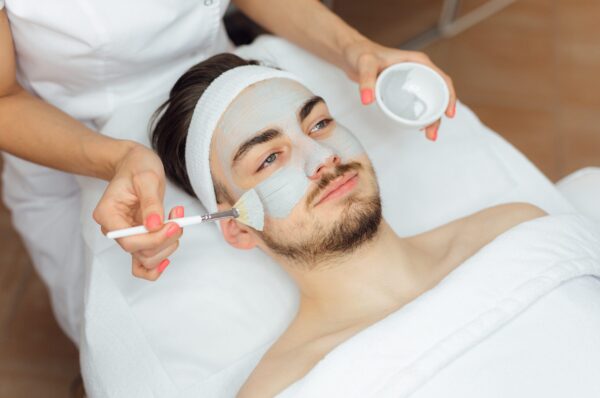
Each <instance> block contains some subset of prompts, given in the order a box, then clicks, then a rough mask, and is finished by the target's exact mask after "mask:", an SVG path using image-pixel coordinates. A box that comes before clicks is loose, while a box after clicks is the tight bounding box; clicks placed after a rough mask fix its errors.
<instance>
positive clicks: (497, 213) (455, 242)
mask: <svg viewBox="0 0 600 398" xmlns="http://www.w3.org/2000/svg"><path fill="white" fill-rule="evenodd" d="M545 215H546V212H545V211H543V210H542V209H540V208H539V207H537V206H534V205H532V204H529V203H507V204H502V205H497V206H493V207H489V208H487V209H483V210H481V211H478V212H476V213H473V214H471V215H468V216H466V217H462V218H459V219H457V220H454V221H452V222H450V223H448V224H445V225H442V226H440V227H438V228H435V229H433V230H431V231H427V232H425V233H422V234H419V235H416V236H414V237H412V238H411V240H412V241H413V243H414V244H415V245H417V246H419V247H421V248H422V249H423V250H427V251H429V252H433V253H438V256H439V258H444V259H449V258H450V260H451V261H452V262H456V261H460V262H462V261H464V260H465V259H466V258H468V257H470V256H471V255H472V254H474V253H475V252H476V251H478V250H479V249H481V248H482V247H483V246H485V245H486V244H488V243H490V242H491V241H493V240H494V239H495V238H496V237H497V236H498V235H500V234H502V233H504V232H506V231H507V230H509V229H510V228H512V227H514V226H516V225H518V224H521V223H523V222H526V221H530V220H533V219H535V218H538V217H542V216H545Z"/></svg>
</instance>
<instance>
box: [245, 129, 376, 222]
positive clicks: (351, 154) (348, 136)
mask: <svg viewBox="0 0 600 398" xmlns="http://www.w3.org/2000/svg"><path fill="white" fill-rule="evenodd" d="M300 134H301V135H300V136H297V137H295V138H296V139H295V140H294V141H295V145H294V148H293V155H292V159H291V160H290V161H289V162H288V164H286V165H285V166H284V167H282V168H281V169H279V170H277V171H276V172H275V173H273V175H271V176H270V177H269V178H267V179H266V180H264V181H263V182H261V183H260V184H258V185H257V186H255V187H254V189H255V190H256V192H257V193H258V196H259V197H260V198H261V200H262V202H263V206H264V208H265V213H266V214H268V215H270V216H271V217H273V218H286V217H288V216H289V215H290V213H291V212H292V210H293V209H294V207H296V205H297V204H298V203H300V201H301V200H302V198H303V197H304V196H305V195H306V194H307V191H308V188H309V185H310V181H311V180H310V179H309V177H310V176H312V175H313V174H314V173H315V172H316V171H317V168H318V167H319V166H320V165H322V164H323V163H324V162H325V161H326V160H327V159H328V158H330V157H331V156H333V155H337V156H339V157H340V158H341V161H342V163H346V162H348V161H349V160H350V159H352V158H355V157H357V156H360V155H362V154H364V152H365V150H364V148H363V147H362V145H361V144H360V142H359V141H358V140H357V139H356V137H355V136H354V135H353V134H352V133H350V131H348V130H347V129H346V128H344V127H342V126H338V127H337V128H336V130H335V131H334V132H333V133H332V135H331V137H328V138H326V139H322V140H319V141H316V140H313V139H312V138H309V137H307V136H305V135H304V134H302V133H300Z"/></svg>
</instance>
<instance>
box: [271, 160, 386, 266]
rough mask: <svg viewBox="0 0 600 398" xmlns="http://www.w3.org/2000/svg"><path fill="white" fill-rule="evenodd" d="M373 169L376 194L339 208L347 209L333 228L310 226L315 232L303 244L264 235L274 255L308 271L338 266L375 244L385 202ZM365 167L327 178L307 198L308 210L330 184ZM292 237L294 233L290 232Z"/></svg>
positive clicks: (350, 200) (357, 165)
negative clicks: (357, 251)
mask: <svg viewBox="0 0 600 398" xmlns="http://www.w3.org/2000/svg"><path fill="white" fill-rule="evenodd" d="M368 167H369V170H368V171H369V172H370V173H369V174H370V176H371V177H372V179H373V181H375V192H374V194H373V195H372V196H370V197H367V198H359V197H356V196H353V195H351V196H349V197H348V198H345V199H344V202H342V203H340V204H339V205H341V206H342V205H343V206H344V210H343V211H342V213H341V215H340V219H339V220H338V221H336V222H335V223H334V224H333V225H323V224H322V223H319V222H318V220H317V222H315V223H312V224H310V223H309V225H310V227H311V228H313V229H314V231H313V232H312V233H311V234H310V236H309V237H308V238H306V239H304V240H303V241H299V242H298V241H296V242H294V241H292V240H284V239H281V238H280V236H281V235H282V234H276V233H273V234H270V233H268V232H263V233H261V236H262V239H263V240H264V242H265V244H266V245H267V246H268V247H269V248H270V249H271V250H273V252H275V253H277V254H279V255H281V256H284V257H286V258H288V259H290V260H292V261H293V262H295V263H298V264H299V265H301V266H303V267H304V268H306V269H314V268H315V267H316V266H321V265H325V264H328V263H334V262H335V260H336V259H339V257H340V256H346V255H349V254H350V253H352V252H354V251H355V250H357V249H358V248H360V247H361V246H362V245H364V244H365V243H367V242H369V241H371V240H372V239H373V238H374V237H375V236H376V235H377V231H378V230H379V226H380V224H381V220H382V215H381V198H380V195H379V188H378V187H377V183H376V181H377V180H376V177H375V172H374V170H373V169H372V167H370V166H368ZM361 169H363V166H362V165H361V164H360V163H358V162H351V163H347V164H344V165H340V166H338V167H337V168H336V170H335V171H334V172H333V173H332V174H327V175H324V176H323V177H322V178H321V181H319V184H318V187H317V189H315V191H313V192H311V193H309V195H308V196H307V199H308V200H307V208H310V204H311V203H312V199H315V198H316V197H317V195H318V193H319V192H321V191H322V190H323V189H325V187H326V186H327V185H328V184H329V182H330V181H332V180H333V179H335V178H336V177H339V176H341V175H343V174H344V173H346V172H347V171H351V170H361ZM290 233H291V234H290V235H292V234H293V231H290Z"/></svg>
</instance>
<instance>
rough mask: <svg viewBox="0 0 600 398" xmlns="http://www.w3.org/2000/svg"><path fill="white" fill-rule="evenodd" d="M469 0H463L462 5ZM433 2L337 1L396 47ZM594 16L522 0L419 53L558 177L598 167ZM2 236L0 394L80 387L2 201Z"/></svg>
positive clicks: (568, 5)
mask: <svg viewBox="0 0 600 398" xmlns="http://www.w3.org/2000/svg"><path fill="white" fill-rule="evenodd" d="M476 3H481V0H469V1H466V2H465V3H464V4H465V9H466V8H470V7H472V6H474V5H476ZM367 4H368V6H366V5H367ZM439 5H440V1H439V0H402V1H400V0H370V1H369V2H365V1H358V0H356V1H350V0H345V1H342V0H339V1H337V2H336V3H335V8H334V9H335V10H336V12H338V13H339V14H340V15H342V16H343V17H344V18H346V19H347V20H349V21H351V22H352V23H353V24H354V25H356V26H358V27H359V28H360V29H361V30H363V31H365V32H366V33H367V34H369V35H370V36H371V37H372V38H374V39H377V40H378V41H380V42H382V43H385V44H388V45H394V44H397V43H400V42H402V41H404V40H405V39H407V38H408V37H410V36H412V35H414V34H415V33H418V32H419V31H421V30H424V29H425V28H426V27H427V26H429V25H431V24H433V23H434V22H435V18H436V15H437V13H438V12H439ZM463 11H464V10H463ZM599 15H600V2H599V1H597V0H519V1H517V2H516V3H515V4H513V5H511V6H509V7H508V8H506V9H505V10H503V11H501V12H499V13H498V14H496V15H494V16H493V17H491V18H489V19H487V20H485V21H484V22H482V23H480V24H478V25H476V26H475V27H473V28H471V29H469V30H467V31H465V32H463V33H461V34H459V35H458V36H456V37H453V38H450V39H443V40H440V41H438V42H436V43H434V44H432V45H430V46H428V47H427V48H425V52H427V53H428V54H429V55H430V56H431V57H432V59H433V60H434V61H435V62H436V63H437V64H438V66H440V67H441V68H442V69H444V70H445V71H446V72H447V73H448V74H450V75H451V76H452V77H453V79H454V82H455V85H456V88H457V91H458V94H459V98H460V99H461V100H462V101H463V102H464V103H466V104H467V105H468V106H470V107H471V108H472V109H474V110H475V112H476V113H477V114H478V115H479V117H480V118H481V119H482V120H483V121H484V122H485V123H486V124H488V125H489V126H490V127H491V128H492V129H494V130H495V131H497V132H499V133H500V134H502V135H503V136H504V137H505V138H506V139H507V140H509V141H510V142H511V143H513V144H514V145H516V146H517V148H519V149H520V150H521V151H522V152H523V153H525V155H527V156H528V157H529V158H530V159H531V160H532V161H533V162H534V163H535V164H536V165H537V166H538V167H539V168H540V169H541V170H542V171H543V172H544V173H545V174H546V175H547V176H548V177H549V178H550V179H552V180H554V181H556V180H557V179H559V178H561V177H563V176H565V175H567V174H569V173H570V172H572V171H575V170H576V169H578V168H581V167H584V166H591V165H595V166H600V123H598V119H597V114H598V110H599V109H600V23H599V22H598V16H599ZM0 237H1V239H0V250H1V252H2V253H3V255H2V256H1V257H0V398H4V397H6V398H9V397H10V398H20V397H46V398H51V397H68V396H70V395H71V394H70V389H71V387H72V386H76V385H77V381H76V378H77V376H78V373H79V367H78V354H77V350H76V349H75V348H74V346H73V345H72V344H71V343H70V342H69V341H68V339H67V338H66V337H65V336H64V335H63V334H62V332H61V331H60V329H59V328H58V326H57V324H56V322H55V321H54V318H53V315H52V310H51V307H50V305H49V301H48V294H47V291H46V289H45V287H44V286H43V284H42V282H41V281H40V279H39V278H38V276H37V275H36V274H35V272H34V271H33V269H32V266H31V264H30V262H29V260H28V258H27V254H26V252H25V249H24V248H23V246H22V245H21V243H20V240H19V238H18V237H17V236H16V234H15V232H14V231H13V230H12V228H11V226H10V216H9V214H8V212H7V210H6V208H4V207H1V206H0ZM74 395H77V394H74Z"/></svg>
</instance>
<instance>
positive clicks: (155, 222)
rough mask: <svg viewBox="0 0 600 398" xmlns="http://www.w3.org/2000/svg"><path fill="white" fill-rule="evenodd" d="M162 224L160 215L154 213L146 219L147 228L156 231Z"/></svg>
mask: <svg viewBox="0 0 600 398" xmlns="http://www.w3.org/2000/svg"><path fill="white" fill-rule="evenodd" d="M160 224H161V220H160V216H159V215H158V214H156V213H152V214H150V215H149V216H148V217H146V228H149V229H154V228H157V227H160Z"/></svg>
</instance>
